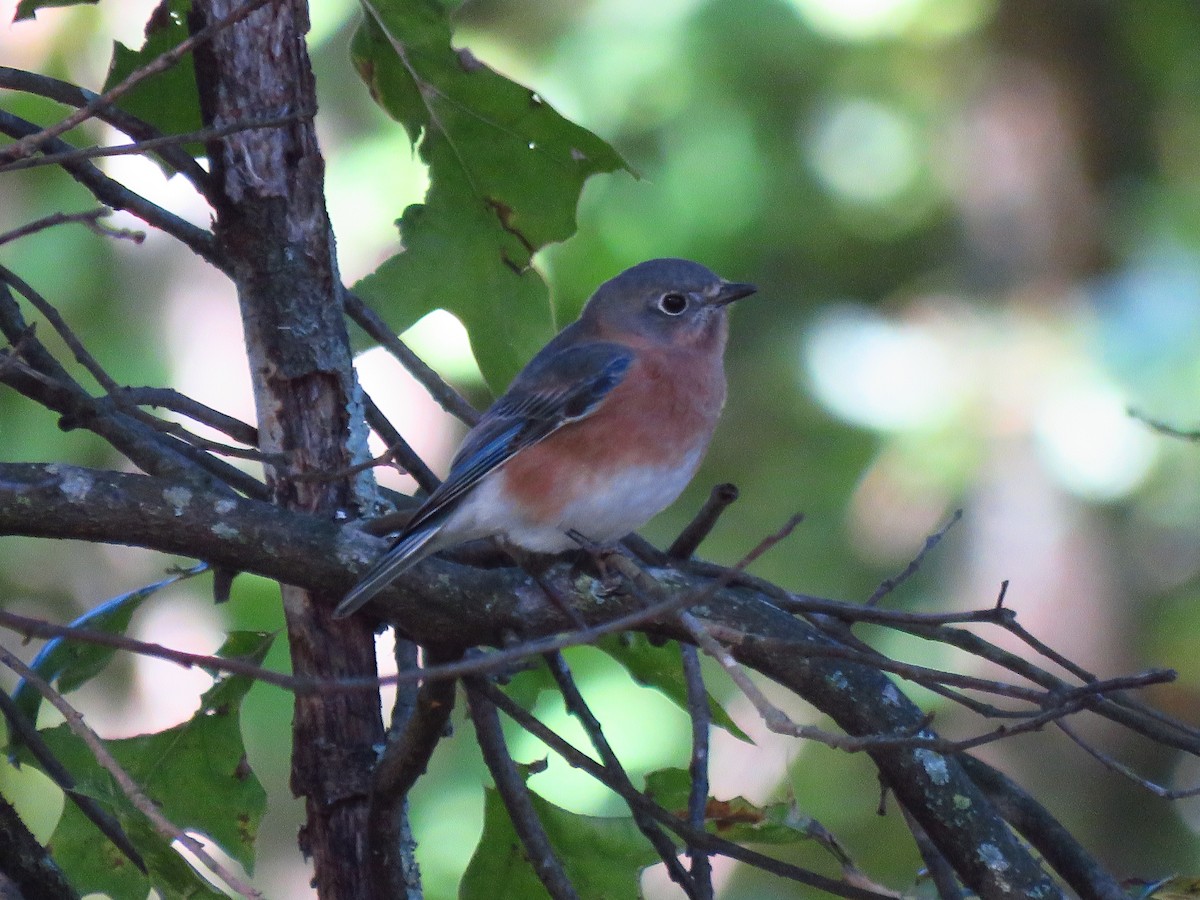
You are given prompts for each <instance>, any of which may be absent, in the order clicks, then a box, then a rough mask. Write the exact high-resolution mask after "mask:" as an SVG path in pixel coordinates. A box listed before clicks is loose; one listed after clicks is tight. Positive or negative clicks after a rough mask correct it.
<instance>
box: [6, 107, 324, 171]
mask: <svg viewBox="0 0 1200 900" xmlns="http://www.w3.org/2000/svg"><path fill="white" fill-rule="evenodd" d="M313 115H314V111H313V110H311V109H305V110H300V111H298V112H290V113H285V114H283V115H278V116H266V117H264V118H262V119H250V120H246V121H242V122H234V123H233V124H230V125H221V126H213V127H211V128H202V129H200V130H199V131H190V132H188V133H186V134H165V135H162V136H161V137H151V138H145V139H143V140H137V141H133V142H132V143H129V144H116V145H114V146H110V147H99V146H92V147H79V148H78V149H74V150H62V151H58V152H55V153H46V154H44V155H43V156H29V157H25V158H24V159H18V160H14V161H13V162H10V163H5V164H3V165H0V175H2V174H4V173H5V172H16V171H19V170H21V169H36V168H39V167H41V166H60V165H62V164H63V163H68V162H79V161H81V160H89V159H100V158H104V157H109V156H141V155H143V154H146V153H151V152H153V151H155V150H161V149H162V148H164V147H176V146H182V145H184V144H192V143H203V142H205V141H213V140H216V139H218V138H223V137H227V136H229V135H231V134H238V133H239V132H242V131H256V130H261V129H266V128H278V127H280V126H281V125H290V124H292V123H294V122H305V121H308V120H309V119H311V118H312V117H313Z"/></svg>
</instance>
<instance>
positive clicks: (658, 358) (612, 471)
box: [501, 342, 725, 518]
mask: <svg viewBox="0 0 1200 900" xmlns="http://www.w3.org/2000/svg"><path fill="white" fill-rule="evenodd" d="M722 343H723V342H722ZM635 349H637V357H636V358H635V360H634V362H633V364H632V365H631V366H630V369H629V371H628V373H627V374H626V376H625V378H624V379H623V380H622V382H621V383H620V384H619V385H617V387H616V388H614V389H613V392H612V393H611V394H610V395H609V396H608V397H607V398H606V399H605V400H604V402H603V403H602V404H601V405H600V407H599V409H597V410H596V411H595V412H594V413H592V414H591V415H590V416H588V417H587V418H585V419H581V420H579V421H578V422H572V423H570V424H568V425H565V426H563V427H562V428H560V429H559V430H558V431H556V432H554V433H553V434H551V435H550V436H549V437H547V438H546V439H545V440H544V441H542V442H540V443H538V444H536V445H534V446H532V447H529V448H527V449H525V450H522V451H521V452H520V453H518V454H517V455H516V456H514V457H513V458H512V459H511V460H509V461H508V462H506V463H505V464H504V467H503V469H502V473H501V475H502V477H503V478H504V479H505V482H506V484H505V488H506V492H507V493H508V494H509V496H511V497H513V498H514V499H516V500H517V501H518V502H519V503H520V504H521V505H522V506H523V507H524V508H525V511H526V513H527V514H528V515H531V516H534V517H538V518H542V517H547V518H549V517H553V516H555V515H557V514H558V512H559V510H560V509H562V508H563V507H565V506H566V504H568V503H570V502H572V501H573V500H574V499H575V498H576V497H577V496H579V495H580V494H583V493H585V492H586V491H588V490H591V489H592V488H593V487H595V486H598V485H599V484H601V483H611V479H612V478H613V477H615V476H617V475H618V473H619V471H620V470H621V469H624V468H628V467H635V466H636V467H641V468H646V467H649V468H655V467H662V468H663V469H674V468H677V467H678V466H680V465H683V464H684V461H685V460H686V459H688V458H689V457H691V458H693V459H694V458H695V457H696V455H697V450H699V451H701V452H702V451H703V448H704V447H706V446H707V444H708V442H709V439H710V438H711V437H712V433H713V430H714V429H715V428H716V425H717V419H718V418H719V416H720V414H721V407H722V406H724V404H725V371H724V365H723V362H722V354H721V353H720V352H719V350H717V352H712V353H703V354H698V353H697V348H696V347H686V348H675V347H662V346H643V347H638V348H635ZM714 349H716V348H714ZM721 349H723V348H721ZM700 359H703V362H702V363H699V364H698V362H699V360H700Z"/></svg>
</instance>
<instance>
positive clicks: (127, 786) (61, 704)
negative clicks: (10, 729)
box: [0, 646, 262, 900]
mask: <svg viewBox="0 0 1200 900" xmlns="http://www.w3.org/2000/svg"><path fill="white" fill-rule="evenodd" d="M0 663H3V664H4V665H5V666H7V667H8V668H10V669H12V670H13V671H14V672H16V673H17V674H18V675H20V676H21V678H23V679H24V680H25V681H26V682H27V683H29V684H31V685H33V686H34V687H35V688H36V689H37V691H38V693H40V694H41V695H42V696H43V697H45V698H46V700H48V701H49V702H50V703H51V704H52V705H53V706H54V708H55V709H57V710H58V711H59V712H60V713H62V716H63V718H64V719H66V722H67V727H69V728H70V729H71V731H72V732H73V733H74V734H75V735H76V736H77V737H78V738H79V739H80V740H81V741H83V743H84V744H85V745H86V746H87V748H88V750H89V751H90V752H91V754H92V756H93V758H95V760H96V762H97V763H98V764H99V765H100V766H101V767H102V768H103V769H104V770H105V771H106V772H108V774H109V775H111V776H112V777H113V780H114V781H115V782H116V783H117V786H118V787H119V788H120V789H121V793H123V794H124V795H125V796H126V798H128V800H129V802H130V803H132V804H133V806H134V807H135V808H136V809H137V810H138V812H140V813H141V814H142V815H143V816H145V817H146V820H147V821H148V822H149V823H150V825H151V826H152V827H153V828H154V830H155V831H157V832H158V833H159V834H160V835H161V836H162V837H163V838H165V839H166V840H167V841H170V842H175V841H178V842H179V843H180V844H181V845H183V846H184V847H186V848H187V850H188V851H189V852H190V853H192V854H193V855H194V856H195V857H196V858H197V859H198V860H200V862H201V863H203V864H204V865H205V866H207V867H208V869H209V871H210V872H212V873H213V874H214V875H216V876H217V877H218V878H220V879H221V880H222V881H223V882H225V884H227V885H228V886H229V887H230V888H231V889H232V890H233V891H234V892H236V893H237V894H239V895H240V896H242V897H247V898H250V900H261V898H262V894H261V893H260V892H259V891H258V890H256V889H255V888H254V887H252V886H251V885H249V884H247V883H246V882H245V881H243V880H242V879H241V878H239V877H238V876H237V875H235V874H234V873H233V872H230V871H229V869H228V868H226V867H225V866H224V865H222V864H221V863H220V862H219V861H218V860H216V859H214V858H213V856H212V854H210V853H209V852H208V851H207V850H206V849H205V848H204V845H203V844H202V843H200V841H198V840H196V839H195V838H194V837H192V836H191V835H190V834H188V833H187V832H186V831H184V830H183V829H182V828H180V827H178V826H177V825H175V824H173V823H172V822H171V821H170V820H169V819H167V817H166V816H164V815H163V814H162V812H160V811H159V809H158V807H157V806H156V805H155V803H154V801H153V800H151V799H150V798H149V797H147V796H146V795H145V793H143V792H142V789H141V788H140V787H138V785H137V783H136V782H134V780H133V779H132V778H131V777H130V776H129V773H128V772H126V771H125V770H124V769H123V768H122V767H121V764H120V763H118V762H117V760H116V759H115V758H114V757H113V755H112V754H111V753H109V752H108V748H107V747H106V746H105V745H104V741H103V740H101V739H100V736H99V735H98V734H96V732H94V731H92V729H91V728H90V727H89V726H88V724H87V723H86V722H84V720H83V716H82V715H80V713H79V711H78V710H77V709H75V707H73V706H72V705H71V704H70V703H68V702H67V701H66V700H65V699H64V698H63V696H62V695H61V694H60V693H59V692H58V691H56V690H54V688H52V687H51V686H50V684H49V683H48V682H47V681H46V680H45V679H44V678H42V677H41V676H40V675H39V674H38V673H37V672H35V671H34V670H33V669H31V668H30V667H29V666H27V665H25V663H23V662H22V661H21V660H20V658H18V657H17V656H14V655H13V654H12V653H10V652H9V651H8V650H6V649H5V648H4V647H2V646H0Z"/></svg>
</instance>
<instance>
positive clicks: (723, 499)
mask: <svg viewBox="0 0 1200 900" xmlns="http://www.w3.org/2000/svg"><path fill="white" fill-rule="evenodd" d="M737 498H738V489H737V486H736V485H732V484H728V483H726V484H718V485H717V486H716V487H714V488H713V489H712V491H711V493H709V495H708V499H707V500H705V501H704V505H703V506H702V507H700V511H699V512H698V513H696V517H695V518H694V519H692V521H691V522H689V523H688V524H687V526H686V527H685V528H684V529H683V531H681V532H679V537H677V538H675V540H674V541H673V542H672V543H671V546H670V547H668V548H667V556H669V557H670V558H671V559H687V558H688V557H689V556H691V555H692V554H693V553H695V552H696V550H697V548H699V546H700V544H701V543H702V542H703V541H704V539H705V538H706V537H708V535H709V532H711V531H712V530H713V526H714V525H716V524H717V519H719V518H721V513H723V512H725V510H727V509H728V508H729V505H730V504H731V503H733V502H734V501H735V500H737Z"/></svg>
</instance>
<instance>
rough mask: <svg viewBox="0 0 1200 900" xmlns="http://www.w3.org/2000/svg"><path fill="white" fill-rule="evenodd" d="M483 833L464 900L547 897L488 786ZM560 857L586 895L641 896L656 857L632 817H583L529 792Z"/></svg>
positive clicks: (605, 898)
mask: <svg viewBox="0 0 1200 900" xmlns="http://www.w3.org/2000/svg"><path fill="white" fill-rule="evenodd" d="M485 795H486V797H485V801H484V811H483V816H484V818H483V835H482V837H480V839H479V846H478V847H476V848H475V854H474V855H473V856H472V857H471V862H470V863H469V864H468V865H467V871H466V872H465V873H464V875H463V879H462V883H461V885H460V886H459V898H460V900H533V898H539V897H546V896H548V895H547V893H546V889H545V888H543V887H542V884H541V882H540V881H538V878H537V875H536V874H535V873H534V871H533V868H532V867H531V866H530V865H529V862H528V861H527V860H526V858H525V855H524V851H523V848H522V846H521V842H520V839H519V838H518V837H517V833H516V831H515V830H514V829H513V825H512V821H511V820H510V819H509V817H508V811H507V810H506V809H505V807H504V802H503V801H502V800H501V799H500V794H499V792H498V791H496V790H495V788H487V789H486V790H485ZM530 799H531V800H532V801H533V807H534V810H535V811H536V812H537V815H538V819H539V820H540V821H541V823H542V827H543V828H544V829H545V830H546V834H547V836H548V837H549V838H550V843H551V844H552V845H553V846H554V849H555V851H556V854H557V856H558V859H559V861H560V862H561V863H562V865H563V869H564V870H565V871H566V874H567V877H568V878H569V879H570V881H571V883H572V884H573V885H574V886H575V890H576V891H577V893H578V894H579V896H580V897H581V898H583V900H624V898H628V900H637V898H638V897H639V896H640V894H639V890H638V888H639V876H640V873H641V870H642V869H644V868H645V867H646V866H649V865H653V864H654V863H655V862H657V861H658V855H657V854H656V853H655V852H654V848H653V847H651V846H650V842H649V841H647V840H646V838H645V837H644V836H643V835H642V833H641V832H640V831H638V829H637V826H636V825H634V823H633V820H632V819H631V818H625V817H611V818H610V817H600V816H584V815H580V814H578V813H573V812H570V811H569V810H565V809H563V808H561V807H559V806H555V805H554V804H552V803H549V802H548V801H546V800H544V799H542V798H541V797H539V796H538V795H537V794H532V793H531V794H530Z"/></svg>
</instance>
